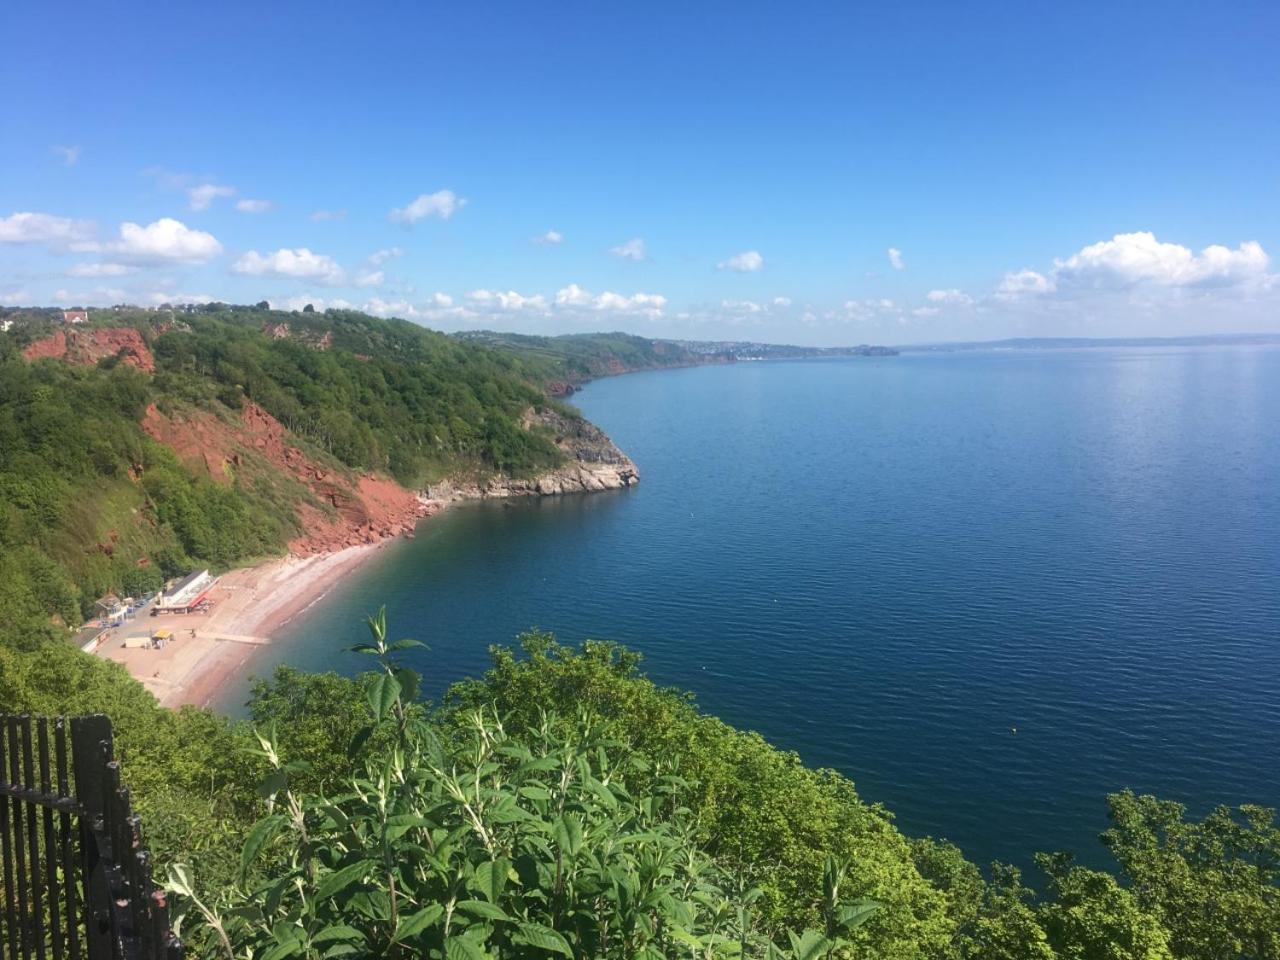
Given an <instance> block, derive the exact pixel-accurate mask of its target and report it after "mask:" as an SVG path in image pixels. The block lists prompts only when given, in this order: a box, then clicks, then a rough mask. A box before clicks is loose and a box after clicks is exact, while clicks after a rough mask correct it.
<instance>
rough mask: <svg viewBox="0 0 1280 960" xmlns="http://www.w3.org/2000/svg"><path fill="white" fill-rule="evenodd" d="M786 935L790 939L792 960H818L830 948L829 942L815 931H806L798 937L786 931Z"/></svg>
mask: <svg viewBox="0 0 1280 960" xmlns="http://www.w3.org/2000/svg"><path fill="white" fill-rule="evenodd" d="M787 935H788V936H789V937H790V938H791V957H792V960H818V958H819V957H821V956H822V955H823V954H824V953H826V952H827V948H828V947H829V946H831V941H830V940H828V939H827V938H826V937H824V936H823V935H822V934H820V933H819V932H818V931H817V930H806V931H805V932H804V933H803V934H802V935H801V936H798V937H797V936H796V935H795V934H794V933H792V932H791V931H789V930H788V931H787Z"/></svg>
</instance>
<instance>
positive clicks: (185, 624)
mask: <svg viewBox="0 0 1280 960" xmlns="http://www.w3.org/2000/svg"><path fill="white" fill-rule="evenodd" d="M391 542H394V541H392V540H384V541H381V542H379V543H373V544H367V545H360V546H354V547H347V548H345V549H343V550H338V551H335V552H332V553H323V554H316V555H313V556H308V557H295V556H287V557H283V558H280V559H276V560H269V561H267V562H265V563H261V564H258V565H257V566H253V567H245V568H242V569H239V570H232V571H230V572H228V573H226V574H224V575H222V576H221V577H220V578H219V579H218V583H217V586H215V587H214V589H213V591H212V593H211V594H210V597H211V599H212V600H213V601H214V603H213V609H212V610H211V611H210V612H209V613H207V614H198V613H190V614H165V615H161V616H154V617H153V616H148V615H147V614H146V612H145V611H143V613H142V614H141V615H140V616H139V617H138V618H136V619H134V620H132V621H129V622H128V623H126V624H125V625H124V626H122V627H119V628H117V629H115V630H114V631H112V634H111V636H110V637H109V638H108V639H107V640H106V641H105V642H103V643H102V644H101V645H100V646H99V647H98V649H97V650H95V651H94V652H95V653H96V654H97V655H98V656H101V657H105V658H107V659H109V660H115V661H116V662H117V663H121V664H123V665H124V666H125V668H126V669H127V670H128V671H129V673H130V674H132V675H133V676H134V677H135V678H136V679H137V680H139V681H141V683H142V684H143V685H144V686H145V687H146V688H147V689H148V690H150V691H151V692H152V693H153V694H154V695H155V697H156V699H157V700H159V701H160V703H161V704H162V705H163V706H166V707H172V708H177V707H181V706H183V705H185V704H194V705H195V706H201V707H203V706H208V705H209V704H210V702H211V701H212V700H213V699H214V697H215V695H216V694H217V692H218V690H219V689H220V687H221V686H222V685H223V684H224V683H225V682H226V681H227V679H228V678H229V677H231V676H234V675H236V674H239V673H240V672H242V671H243V670H244V669H245V668H246V666H247V664H248V663H249V661H250V660H251V659H252V658H253V656H254V654H255V652H256V651H257V650H259V649H260V648H261V647H263V646H265V645H266V644H268V643H270V642H271V637H272V635H273V634H274V633H275V632H276V631H278V630H279V629H280V628H281V627H282V626H283V625H284V624H286V623H288V622H289V621H290V620H292V619H293V618H294V617H295V616H297V615H298V614H299V613H301V612H302V611H303V610H305V609H307V608H308V607H310V606H311V605H312V604H314V603H315V602H317V601H318V600H320V599H321V598H322V597H323V596H324V595H325V594H326V593H328V592H329V590H330V589H331V588H332V587H333V586H334V585H335V584H337V583H338V582H339V581H340V580H341V579H342V578H343V577H344V576H346V575H347V574H348V573H350V572H351V571H352V570H354V569H355V568H356V567H358V566H359V565H360V564H361V563H363V562H364V561H365V560H367V559H369V557H371V556H372V555H373V554H374V553H375V552H376V551H377V550H379V549H380V548H382V547H384V546H386V545H387V544H388V543H391ZM165 628H167V629H169V630H172V631H173V639H172V640H171V641H170V642H169V643H168V645H167V646H165V647H164V648H163V649H159V650H156V649H151V648H148V647H142V648H138V647H127V646H126V645H125V640H126V638H129V637H136V636H140V635H149V634H151V633H154V632H155V631H156V630H160V629H165Z"/></svg>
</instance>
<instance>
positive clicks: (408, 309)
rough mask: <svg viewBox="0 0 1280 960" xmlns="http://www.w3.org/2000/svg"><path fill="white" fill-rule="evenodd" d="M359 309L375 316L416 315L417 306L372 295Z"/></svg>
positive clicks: (404, 301)
mask: <svg viewBox="0 0 1280 960" xmlns="http://www.w3.org/2000/svg"><path fill="white" fill-rule="evenodd" d="M294 309H297V308H296V307H295V308H294ZM317 309H318V308H317ZM360 309H362V310H363V311H364V312H365V313H371V314H373V315H374V316H375V317H416V316H417V315H418V310H417V308H416V307H414V305H413V304H411V303H410V302H409V301H408V300H383V299H382V298H381V297H374V298H373V299H371V300H369V301H368V302H366V303H365V305H364V306H363V307H361V308H360Z"/></svg>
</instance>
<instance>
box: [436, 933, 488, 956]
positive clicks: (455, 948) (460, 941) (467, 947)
mask: <svg viewBox="0 0 1280 960" xmlns="http://www.w3.org/2000/svg"><path fill="white" fill-rule="evenodd" d="M444 955H445V958H446V960H488V957H489V955H488V954H487V953H485V952H484V950H482V949H481V948H480V947H479V946H477V945H476V944H475V943H473V942H472V941H471V940H468V939H467V938H466V937H450V938H449V939H448V940H446V941H445V943H444Z"/></svg>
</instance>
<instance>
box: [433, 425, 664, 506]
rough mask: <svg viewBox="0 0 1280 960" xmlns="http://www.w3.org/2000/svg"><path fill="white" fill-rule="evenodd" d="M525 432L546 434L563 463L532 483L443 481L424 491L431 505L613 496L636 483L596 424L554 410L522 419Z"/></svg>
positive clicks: (636, 477)
mask: <svg viewBox="0 0 1280 960" xmlns="http://www.w3.org/2000/svg"><path fill="white" fill-rule="evenodd" d="M522 425H523V426H524V428H525V429H526V430H547V431H550V433H551V439H552V441H553V442H554V443H555V445H556V446H557V447H558V448H559V449H560V451H561V452H562V453H563V454H564V455H565V456H566V457H567V458H568V462H567V463H565V464H564V465H563V466H559V467H557V468H556V469H554V470H551V471H549V472H547V473H544V474H542V475H541V476H537V477H528V478H520V477H504V476H491V477H484V478H478V479H472V480H445V481H442V482H441V483H437V484H433V485H432V486H430V487H428V488H427V490H426V497H427V499H428V500H429V501H431V502H436V503H439V502H450V501H455V500H489V499H498V498H503V497H551V496H560V495H563V494H567V493H592V492H595V491H599V490H618V489H621V488H622V487H630V486H633V485H634V484H636V483H638V482H639V481H640V471H639V470H637V469H636V465H635V464H634V463H632V462H631V458H630V457H628V456H627V455H626V454H625V453H623V452H622V451H621V450H619V449H618V447H617V445H616V444H615V443H614V442H613V441H612V440H610V439H609V438H608V436H606V435H605V432H604V431H603V430H601V429H600V428H599V427H597V426H596V425H595V424H593V423H590V422H589V421H587V420H583V419H581V418H578V417H566V416H563V415H561V414H559V413H556V412H555V411H553V410H545V411H543V412H541V413H535V412H534V411H532V410H530V411H528V412H527V413H526V414H525V417H524V421H523V424H522Z"/></svg>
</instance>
